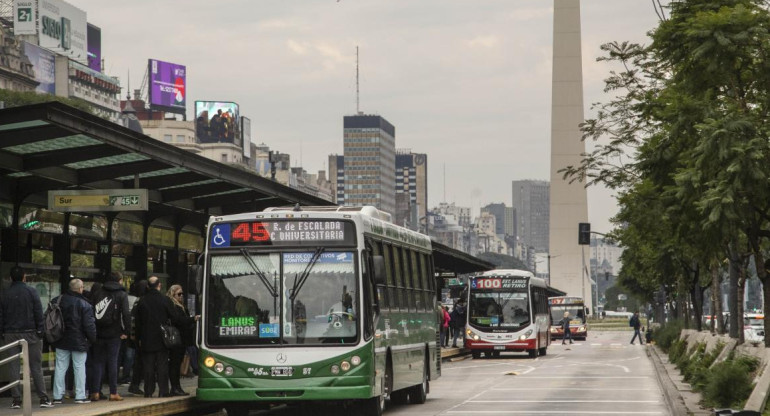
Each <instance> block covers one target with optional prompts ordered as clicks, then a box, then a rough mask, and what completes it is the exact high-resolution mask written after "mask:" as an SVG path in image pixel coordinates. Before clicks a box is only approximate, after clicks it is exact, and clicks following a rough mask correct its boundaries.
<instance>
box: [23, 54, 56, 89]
mask: <svg viewBox="0 0 770 416" xmlns="http://www.w3.org/2000/svg"><path fill="white" fill-rule="evenodd" d="M21 44H22V53H24V55H26V56H27V59H29V62H30V63H31V64H32V69H33V70H34V71H35V81H37V82H39V83H40V84H38V86H37V88H35V91H37V92H39V93H43V94H56V65H55V64H54V61H55V60H56V58H55V56H54V54H53V53H52V52H50V51H47V50H45V49H43V48H41V47H39V46H37V45H33V44H31V43H27V42H22V43H21Z"/></svg>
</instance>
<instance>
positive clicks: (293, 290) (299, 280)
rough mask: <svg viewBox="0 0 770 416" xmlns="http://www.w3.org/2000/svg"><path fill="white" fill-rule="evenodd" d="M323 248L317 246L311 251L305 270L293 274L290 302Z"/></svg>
mask: <svg viewBox="0 0 770 416" xmlns="http://www.w3.org/2000/svg"><path fill="white" fill-rule="evenodd" d="M324 250H325V248H324V247H318V248H317V249H316V250H315V252H313V256H312V257H311V258H310V261H309V262H307V266H305V270H303V271H302V274H301V275H297V274H295V275H294V283H293V284H292V287H291V295H289V299H291V301H292V302H293V301H294V299H296V298H297V294H299V291H300V289H302V286H304V285H305V282H306V281H307V278H308V276H310V269H312V268H313V266H315V264H316V262H317V261H318V259H319V258H321V253H323V252H324Z"/></svg>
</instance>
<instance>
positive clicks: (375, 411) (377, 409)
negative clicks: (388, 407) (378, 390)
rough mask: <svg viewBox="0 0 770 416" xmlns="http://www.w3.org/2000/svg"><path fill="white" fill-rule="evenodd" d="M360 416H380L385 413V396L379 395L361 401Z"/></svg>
mask: <svg viewBox="0 0 770 416" xmlns="http://www.w3.org/2000/svg"><path fill="white" fill-rule="evenodd" d="M360 409H361V416H382V412H383V411H385V396H383V395H379V396H375V397H371V398H368V399H364V400H361V403H360Z"/></svg>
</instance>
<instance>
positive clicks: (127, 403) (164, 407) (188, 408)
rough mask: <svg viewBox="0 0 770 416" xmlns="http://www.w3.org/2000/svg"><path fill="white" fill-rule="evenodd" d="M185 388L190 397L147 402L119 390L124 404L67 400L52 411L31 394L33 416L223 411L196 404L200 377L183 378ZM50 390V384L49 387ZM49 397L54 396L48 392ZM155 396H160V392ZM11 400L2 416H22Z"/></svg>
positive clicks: (3, 403)
mask: <svg viewBox="0 0 770 416" xmlns="http://www.w3.org/2000/svg"><path fill="white" fill-rule="evenodd" d="M181 382H182V383H181V384H182V388H183V389H184V391H186V392H188V393H190V395H189V396H178V397H167V398H159V397H153V398H144V397H143V396H134V395H133V394H131V393H129V392H128V386H118V394H120V395H121V396H123V398H124V399H125V400H123V401H122V402H110V401H107V400H99V401H98V402H91V403H88V404H75V403H74V401H73V399H65V400H64V403H63V404H57V405H55V406H54V407H52V408H49V409H42V408H40V401H39V399H38V398H37V395H36V394H35V393H34V392H33V393H32V414H33V415H38V414H39V415H48V416H59V415H61V416H97V415H110V416H136V415H146V416H161V415H173V414H178V413H182V412H193V411H200V410H205V409H207V408H208V409H211V411H212V412H214V411H216V410H218V409H221V408H222V405H221V404H219V406H218V407H217V405H216V404H214V403H201V402H198V401H197V400H195V389H196V387H197V385H198V378H197V377H190V378H187V377H185V378H182V380H181ZM49 387H50V383H49ZM102 391H103V392H105V393H108V392H109V388H108V387H107V386H103V387H102ZM48 395H49V397H50V395H51V392H50V391H49V392H48ZM155 395H156V396H157V395H158V391H157V388H156V390H155ZM10 407H11V398H10V397H4V398H0V416H18V415H22V414H23V409H11V408H10Z"/></svg>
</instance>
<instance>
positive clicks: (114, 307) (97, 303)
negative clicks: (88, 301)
mask: <svg viewBox="0 0 770 416" xmlns="http://www.w3.org/2000/svg"><path fill="white" fill-rule="evenodd" d="M119 311H120V310H119V309H118V300H117V299H116V297H115V296H113V295H112V293H110V292H108V291H106V290H99V291H98V292H97V293H96V296H94V317H95V318H96V326H97V327H98V328H105V327H110V326H113V325H115V324H117V323H118V322H119V321H120V317H119V316H118V313H119Z"/></svg>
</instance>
